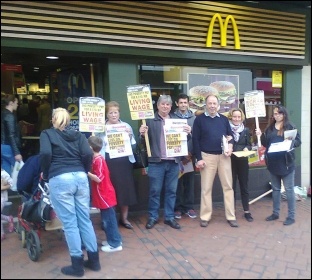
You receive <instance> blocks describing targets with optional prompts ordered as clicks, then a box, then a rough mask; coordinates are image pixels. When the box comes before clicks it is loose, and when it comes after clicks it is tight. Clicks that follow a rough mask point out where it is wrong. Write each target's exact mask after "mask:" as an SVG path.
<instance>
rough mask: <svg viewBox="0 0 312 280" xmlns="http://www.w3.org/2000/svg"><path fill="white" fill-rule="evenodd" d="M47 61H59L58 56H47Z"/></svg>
mask: <svg viewBox="0 0 312 280" xmlns="http://www.w3.org/2000/svg"><path fill="white" fill-rule="evenodd" d="M46 58H47V59H59V57H58V56H53V55H49V56H47V57H46Z"/></svg>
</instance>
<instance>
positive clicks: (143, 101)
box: [127, 85, 154, 157]
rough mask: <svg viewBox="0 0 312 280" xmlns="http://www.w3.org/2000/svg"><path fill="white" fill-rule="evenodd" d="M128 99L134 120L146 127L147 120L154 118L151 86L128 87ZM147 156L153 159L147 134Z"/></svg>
mask: <svg viewBox="0 0 312 280" xmlns="http://www.w3.org/2000/svg"><path fill="white" fill-rule="evenodd" d="M127 97H128V104H129V109H130V115H131V119H132V120H142V124H143V125H146V121H145V119H153V118H154V110H153V102H152V93H151V89H150V86H149V85H133V86H128V87H127ZM145 143H146V149H147V155H148V156H149V157H151V148H150V145H149V139H148V134H147V133H146V134H145Z"/></svg>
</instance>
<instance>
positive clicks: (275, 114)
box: [273, 113, 284, 116]
mask: <svg viewBox="0 0 312 280" xmlns="http://www.w3.org/2000/svg"><path fill="white" fill-rule="evenodd" d="M283 114H284V113H274V114H273V115H274V116H277V115H283Z"/></svg>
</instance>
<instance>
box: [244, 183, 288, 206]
mask: <svg viewBox="0 0 312 280" xmlns="http://www.w3.org/2000/svg"><path fill="white" fill-rule="evenodd" d="M269 184H270V185H271V182H269ZM284 191H285V187H284V184H283V181H282V182H281V193H283V192H284ZM271 192H273V190H272V189H270V190H269V191H267V192H265V193H264V194H262V195H260V196H258V197H256V198H255V199H253V200H251V201H249V204H252V203H254V202H256V201H257V200H259V199H260V198H262V197H264V196H266V195H268V194H269V193H271Z"/></svg>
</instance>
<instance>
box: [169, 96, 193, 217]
mask: <svg viewBox="0 0 312 280" xmlns="http://www.w3.org/2000/svg"><path fill="white" fill-rule="evenodd" d="M176 105H177V109H176V110H175V111H174V115H175V116H176V117H178V118H180V119H186V120H187V123H188V125H189V126H190V127H193V123H194V120H195V115H194V113H193V112H192V111H191V110H189V97H188V95H187V94H184V93H181V94H179V96H178V101H177V102H176ZM187 144H188V155H187V156H184V157H183V158H182V163H183V165H186V164H189V163H191V164H192V168H193V171H191V172H186V173H184V174H183V175H182V176H181V177H180V178H179V180H178V187H177V197H176V202H175V207H174V210H175V212H174V217H175V218H176V219H181V217H182V215H183V214H186V215H187V216H189V217H190V218H192V219H194V218H196V217H197V215H196V212H195V210H194V175H195V172H194V166H193V156H192V154H193V142H192V138H191V137H190V138H189V141H188V143H187Z"/></svg>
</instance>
